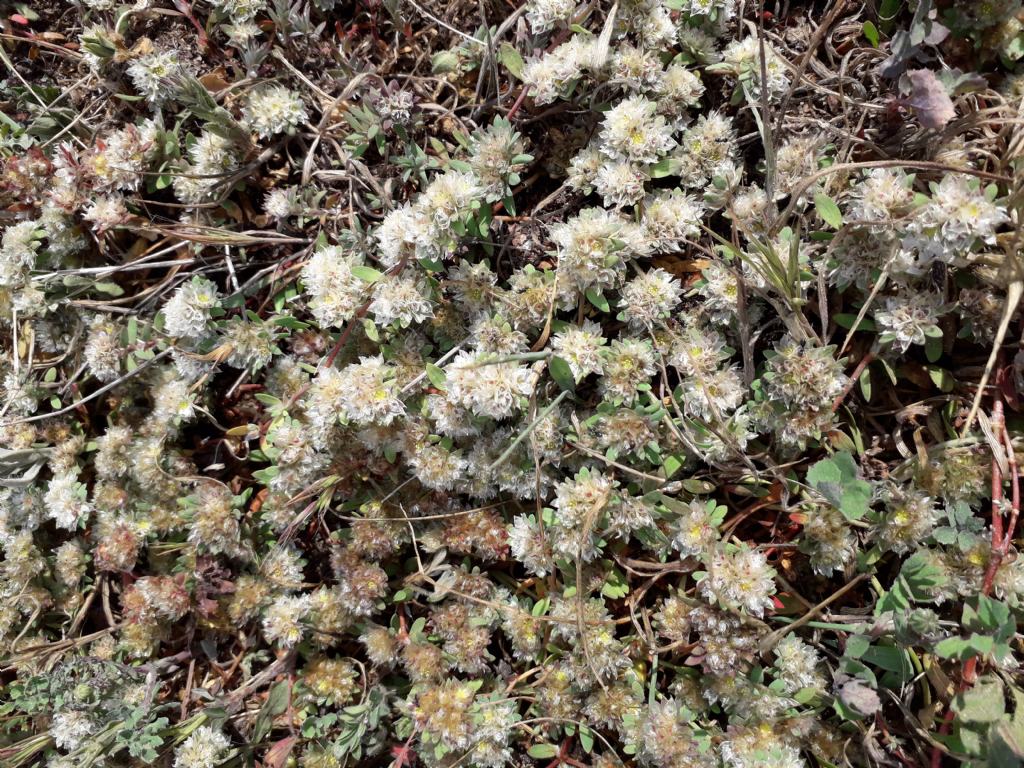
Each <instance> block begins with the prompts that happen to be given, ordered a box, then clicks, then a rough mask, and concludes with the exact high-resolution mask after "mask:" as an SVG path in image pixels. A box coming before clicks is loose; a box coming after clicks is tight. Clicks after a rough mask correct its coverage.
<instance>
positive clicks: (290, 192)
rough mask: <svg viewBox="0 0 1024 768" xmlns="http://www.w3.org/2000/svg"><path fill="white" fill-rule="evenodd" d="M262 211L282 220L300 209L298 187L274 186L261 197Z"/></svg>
mask: <svg viewBox="0 0 1024 768" xmlns="http://www.w3.org/2000/svg"><path fill="white" fill-rule="evenodd" d="M263 210H264V212H265V213H266V214H267V215H268V216H270V217H271V218H273V219H276V220H277V221H283V220H284V219H287V218H288V217H289V216H294V215H295V214H297V213H299V212H300V211H301V210H302V206H301V204H300V201H299V194H298V187H276V188H274V189H272V190H270V191H269V192H268V193H267V196H266V197H264V198H263Z"/></svg>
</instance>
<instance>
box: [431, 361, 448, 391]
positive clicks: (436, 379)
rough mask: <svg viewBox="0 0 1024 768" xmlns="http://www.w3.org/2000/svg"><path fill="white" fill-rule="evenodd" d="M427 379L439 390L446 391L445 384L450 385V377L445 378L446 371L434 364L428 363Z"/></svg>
mask: <svg viewBox="0 0 1024 768" xmlns="http://www.w3.org/2000/svg"><path fill="white" fill-rule="evenodd" d="M427 378H428V379H430V383H431V384H433V385H434V386H435V387H437V388H438V389H444V387H445V384H447V383H448V377H447V376H445V373H444V371H443V370H441V369H440V368H438V367H437V366H436V365H434V364H433V363H427Z"/></svg>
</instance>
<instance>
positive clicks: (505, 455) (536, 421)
mask: <svg viewBox="0 0 1024 768" xmlns="http://www.w3.org/2000/svg"><path fill="white" fill-rule="evenodd" d="M568 394H569V392H568V391H567V390H562V391H561V392H559V393H558V397H556V398H555V399H554V400H552V401H551V404H550V405H549V406H548V407H547V408H545V409H544V410H543V411H541V414H540V416H538V417H537V418H536V419H534V420H533V421H532V422H531V423H530V425H529V426H528V427H527V428H526V429H524V430H523V431H522V432H520V433H519V434H518V435H517V436H516V439H515V440H513V441H512V444H511V445H510V446H509V447H508V448H506V449H505V451H504V452H503V453H502V454H501V456H499V457H498V458H496V459H495V460H494V463H493V464H491V466H489V467H488V468H487V471H488V472H493V471H494V470H495V469H497V468H498V467H500V466H501V465H502V464H504V463H505V461H506V460H507V459H508V457H509V456H511V455H512V452H513V451H514V450H515V449H516V447H517V446H518V445H519V444H520V443H521V442H523V440H525V439H526V438H527V436H529V434H530V433H531V432H533V430H534V428H536V426H537V425H538V424H540V423H541V421H543V420H544V419H545V418H546V417H547V415H548V414H549V413H551V412H552V411H553V410H555V408H557V407H558V404H559V403H560V402H562V401H563V400H564V399H565V398H566V395H568Z"/></svg>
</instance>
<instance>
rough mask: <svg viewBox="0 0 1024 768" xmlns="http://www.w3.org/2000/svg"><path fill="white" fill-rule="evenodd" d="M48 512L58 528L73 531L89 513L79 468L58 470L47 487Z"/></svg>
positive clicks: (45, 499)
mask: <svg viewBox="0 0 1024 768" xmlns="http://www.w3.org/2000/svg"><path fill="white" fill-rule="evenodd" d="M44 501H45V502H46V512H47V514H48V515H49V516H50V518H51V519H52V520H53V521H54V522H55V523H56V524H57V527H58V528H65V529H67V530H69V531H73V530H74V529H75V528H77V527H78V524H79V523H80V522H81V521H82V520H83V519H84V518H85V517H86V516H87V515H88V514H89V512H90V511H91V507H90V506H89V504H88V503H87V502H86V500H85V485H83V484H82V483H80V482H79V481H78V469H77V468H75V469H72V470H69V471H64V472H58V473H57V474H55V475H54V476H53V478H52V479H51V480H50V483H49V485H48V486H47V489H46V496H45V497H44Z"/></svg>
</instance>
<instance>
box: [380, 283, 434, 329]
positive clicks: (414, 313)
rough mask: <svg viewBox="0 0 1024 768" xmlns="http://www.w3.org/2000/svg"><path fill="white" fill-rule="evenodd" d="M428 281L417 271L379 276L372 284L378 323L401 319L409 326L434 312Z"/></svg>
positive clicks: (401, 321)
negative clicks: (418, 274)
mask: <svg viewBox="0 0 1024 768" xmlns="http://www.w3.org/2000/svg"><path fill="white" fill-rule="evenodd" d="M429 291H430V288H429V286H428V285H427V283H426V282H425V281H424V280H423V279H422V278H421V277H419V276H416V275H406V274H403V275H394V276H387V277H384V278H382V279H380V280H378V281H377V282H376V283H375V284H374V286H373V301H371V302H370V312H371V313H373V319H374V320H375V321H376V323H377V324H378V325H381V326H388V325H391V324H392V323H396V322H397V323H398V324H399V325H401V326H402V327H403V328H407V327H409V326H410V325H412V324H413V323H419V322H422V321H423V320H426V319H427V318H429V317H431V316H432V315H433V314H434V309H433V305H432V303H431V301H430V296H429Z"/></svg>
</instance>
